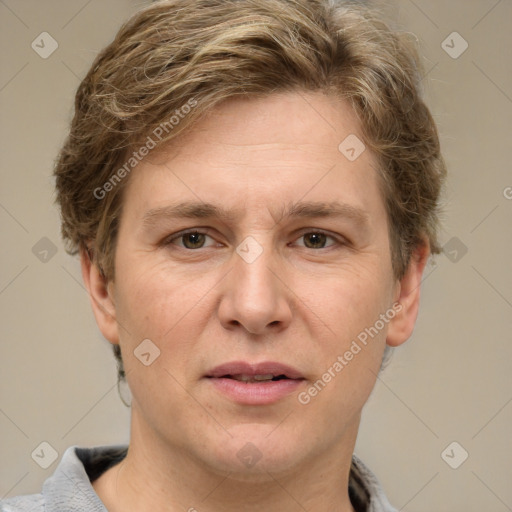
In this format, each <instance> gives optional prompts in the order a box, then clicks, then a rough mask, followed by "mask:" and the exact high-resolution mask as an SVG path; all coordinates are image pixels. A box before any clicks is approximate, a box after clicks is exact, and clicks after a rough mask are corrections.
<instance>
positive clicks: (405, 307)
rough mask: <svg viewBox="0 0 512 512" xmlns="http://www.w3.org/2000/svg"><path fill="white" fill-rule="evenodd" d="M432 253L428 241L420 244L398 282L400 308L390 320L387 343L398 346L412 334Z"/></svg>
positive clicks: (397, 299) (397, 300)
mask: <svg viewBox="0 0 512 512" xmlns="http://www.w3.org/2000/svg"><path fill="white" fill-rule="evenodd" d="M429 255H430V246H429V243H428V241H426V240H425V241H424V243H422V244H420V245H418V246H417V247H416V249H415V250H414V252H413V254H412V255H411V259H410V262H409V265H408V267H407V270H406V272H405V275H404V276H403V277H402V279H401V280H400V282H399V283H398V292H397V297H396V302H398V303H399V304H400V306H401V307H400V310H399V311H398V312H397V314H396V315H395V317H394V318H393V319H392V320H391V321H390V322H389V327H388V332H387V337H386V343H387V344H388V345H389V346H391V347H397V346H399V345H401V344H402V343H405V342H406V341H407V340H408V339H409V338H410V336H411V334H412V332H413V330H414V325H415V323H416V318H417V317H418V310H419V306H420V287H421V279H422V276H423V270H424V269H425V265H426V263H427V260H428V257H429Z"/></svg>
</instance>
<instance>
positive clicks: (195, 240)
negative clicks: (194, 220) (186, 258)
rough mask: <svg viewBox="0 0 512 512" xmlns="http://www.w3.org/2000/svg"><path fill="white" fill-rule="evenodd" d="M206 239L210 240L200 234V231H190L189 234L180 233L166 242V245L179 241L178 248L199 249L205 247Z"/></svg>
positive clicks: (203, 234)
mask: <svg viewBox="0 0 512 512" xmlns="http://www.w3.org/2000/svg"><path fill="white" fill-rule="evenodd" d="M207 238H210V239H211V240H213V238H211V237H210V236H208V235H207V234H206V233H201V232H200V231H191V232H189V233H182V234H181V235H178V236H176V237H174V238H172V239H170V240H169V241H168V243H170V244H173V243H174V242H175V241H176V240H179V241H181V243H180V244H175V245H179V246H180V247H184V248H185V249H201V248H203V247H205V245H204V244H205V240H206V239H207Z"/></svg>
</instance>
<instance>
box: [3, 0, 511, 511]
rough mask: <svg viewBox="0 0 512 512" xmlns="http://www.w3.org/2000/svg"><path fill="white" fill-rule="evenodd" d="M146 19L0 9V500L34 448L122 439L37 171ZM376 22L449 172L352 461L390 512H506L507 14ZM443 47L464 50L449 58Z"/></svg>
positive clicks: (458, 0) (471, 4) (93, 330)
mask: <svg viewBox="0 0 512 512" xmlns="http://www.w3.org/2000/svg"><path fill="white" fill-rule="evenodd" d="M144 4H145V3H144V2H136V1H131V0H110V1H108V2H100V1H99V0H93V1H89V2H86V1H84V0H80V1H78V0H73V1H66V2H64V1H57V0H46V1H41V0H20V1H17V2H16V1H13V0H10V1H8V0H5V1H3V2H0V20H1V21H0V23H1V31H0V34H1V35H0V37H1V39H2V49H3V51H2V56H1V61H2V63H1V69H2V73H1V79H0V102H1V107H0V108H1V126H0V129H1V133H0V138H1V141H2V151H1V153H0V159H1V160H0V161H1V188H0V224H1V230H2V231H1V232H2V243H1V249H0V251H1V277H0V308H1V311H2V320H1V324H0V327H1V333H2V334H1V335H2V342H1V345H0V365H1V372H0V386H1V388H0V432H1V436H0V461H1V463H0V498H1V497H7V496H14V495H18V494H25V493H33V492H39V490H40V488H41V485H42V482H43V481H44V480H45V479H46V478H47V477H48V476H49V475H51V474H52V473H53V471H54V470H55V467H56V465H57V462H55V463H54V464H52V465H51V466H50V467H49V468H48V469H46V470H44V469H42V468H40V467H39V466H38V465H36V463H35V462H34V461H33V460H32V458H31V453H32V452H33V450H34V449H35V448H36V447H37V446H39V444H40V443H41V442H43V441H46V442H48V443H50V444H51V445H52V446H53V447H54V448H55V449H56V450H57V451H58V453H59V458H60V456H61V455H62V453H63V451H64V450H65V449H66V448H67V447H68V446H71V445H80V446H95V445H102V444H117V443H125V442H127V441H128V436H129V409H127V408H126V407H125V406H124V405H123V404H122V402H121V400H120V399H119V397H118V394H117V387H116V370H115V362H114V359H113V357H112V355H111V348H110V345H109V344H108V343H107V342H106V341H105V340H103V339H102V337H101V335H100V333H99V331H98V329H97V327H96V324H95V321H94V318H93V315H92V312H91V309H90V305H89V299H88V296H87V293H86V291H85V289H84V287H83V285H82V282H81V275H80V268H79V263H78V259H77V258H74V257H70V256H68V255H66V253H65V252H64V249H63V246H62V243H61V240H60V231H59V230H60V226H59V214H58V211H57V209H56V207H55V206H54V204H53V201H54V197H55V196H54V191H53V185H54V181H53V178H52V176H51V173H52V165H53V160H54V158H55V156H56V154H57V151H58V149H59V147H60V145H61V144H62V142H63V140H64V136H65V134H66V129H67V126H68V123H69V121H70V118H71V114H72V104H73V96H74V92H75V90H76V87H77V86H78V84H79V81H80V79H81V78H82V77H83V76H84V74H85V72H86V71H87V69H88V68H89V66H90V64H91V63H92V60H93V58H94V56H95V55H96V54H97V52H98V50H99V49H101V48H102V47H103V46H104V45H105V44H107V43H108V42H109V41H110V40H111V39H112V38H113V36H114V34H115V32H116V30H117V29H118V27H119V26H120V24H121V23H122V21H124V20H125V19H126V18H127V17H129V15H130V14H131V13H133V12H134V11H135V10H137V9H138V8H139V7H140V6H142V5H144ZM385 9H386V11H387V12H388V14H389V16H390V17H391V19H392V20H394V21H395V22H397V23H398V24H399V26H401V27H402V28H403V29H404V30H406V31H410V32H412V33H414V34H415V35H416V36H417V37H418V40H419V48H420V51H421V54H422V56H423V59H424V63H425V69H426V71H427V74H426V76H425V77H424V80H423V82H424V84H425V93H426V98H427V102H428V104H429V106H430V107H431V110H432V113H433V115H434V118H435V119H436V121H437V123H438V127H439V131H440V135H441V142H442V149H443V152H444V155H445V158H446V161H447V164H448V169H449V180H448V184H447V189H446V194H445V200H444V202H445V214H444V219H443V222H444V230H443V232H442V234H441V240H442V242H443V244H448V245H447V246H446V252H445V254H441V255H439V256H438V257H437V258H436V260H435V264H430V265H429V267H428V268H427V271H426V273H425V278H424V281H423V284H422V301H421V311H420V315H419V318H418V322H417V326H416V329H415V332H414V334H413V336H412V338H411V339H410V340H409V341H408V342H407V343H406V344H405V345H403V346H402V347H400V348H398V349H397V350H396V351H395V353H394V356H393V359H392V361H391V363H390V365H389V367H388V368H387V369H386V370H385V371H384V372H383V373H382V374H381V375H380V378H379V380H378V381H377V385H376V388H375V390H374V392H373V394H372V396H371V397H370V400H369V402H368V404H367V406H366V408H365V410H364V413H363V420H362V426H361V429H360V434H359V437H358V442H357V447H356V453H357V454H358V455H359V456H360V457H361V458H362V459H363V460H364V461H365V463H366V464H367V465H368V466H369V467H370V468H371V469H372V470H373V471H374V472H375V473H376V474H377V476H378V478H379V479H380V481H381V483H382V485H383V487H384V489H385V491H386V493H387V495H388V497H389V499H390V501H391V502H392V503H393V504H394V505H395V506H396V507H397V508H399V509H400V510H403V511H406V512H427V511H428V512H430V511H432V510H436V511H438V512H441V511H453V512H481V511H483V510H485V511H486V512H502V511H503V512H504V511H506V510H512V487H511V486H510V477H511V475H512V468H511V465H512V464H511V461H512V442H511V431H512V428H511V426H512V404H511V401H512V377H511V375H512V372H511V361H512V343H511V342H512V272H511V261H512V258H511V254H512V230H511V226H512V188H511V187H512V172H511V164H510V158H509V151H510V138H511V134H512V73H511V57H510V51H511V49H512V36H511V33H512V32H511V30H510V23H511V21H512V3H511V2H510V1H508V0H502V1H497V0H478V1H477V0H452V1H450V2H444V1H441V0H435V1H432V0H415V1H412V0H394V1H388V2H387V4H386V6H385ZM454 31H456V32H458V33H459V34H460V35H461V36H462V37H463V38H464V40H466V41H467V43H468V48H467V50H466V51H465V52H464V53H462V54H461V55H460V56H458V57H457V58H453V55H454V54H455V53H456V52H457V51H458V50H460V48H462V47H461V46H460V45H461V44H462V40H461V39H458V38H457V37H458V36H453V35H451V36H450V34H452V33H453V32H454ZM41 32H48V33H49V34H50V35H51V36H52V37H53V38H54V39H55V40H56V41H57V43H58V48H57V50H56V51H55V52H54V53H53V54H52V55H50V56H49V57H48V58H47V59H43V58H41V57H40V56H39V55H38V54H37V53H36V52H35V51H34V50H33V49H32V47H31V43H32V41H33V40H35V39H36V38H37V36H39V34H40V33H41ZM448 36H450V37H448ZM447 38H448V39H447ZM454 38H455V39H454ZM445 40H446V41H447V42H446V43H444V45H445V46H446V45H448V46H449V47H453V48H451V49H449V51H450V52H451V53H452V56H450V55H449V53H447V52H446V51H445V49H443V46H442V44H443V41H445ZM452 41H453V42H452ZM44 237H46V238H47V239H48V240H49V241H50V243H49V242H48V240H43V241H41V239H43V238H44ZM36 244H39V245H36ZM34 246H35V249H34ZM464 248H466V249H467V253H465V254H464V252H465V249H464ZM41 250H49V251H50V252H49V253H48V261H46V262H45V261H41V260H40V259H39V258H38V257H37V254H39V256H40V257H41ZM52 250H54V251H55V250H56V253H55V254H54V255H52ZM34 253H36V254H34ZM453 441H456V442H458V443H459V444H460V446H461V447H463V449H464V450H466V451H467V452H468V454H469V455H468V459H467V460H466V461H465V462H464V463H463V464H462V465H460V467H458V468H457V469H452V468H451V467H449V465H448V464H447V463H446V462H445V461H444V460H443V458H442V457H441V454H442V452H443V451H444V450H445V448H446V447H447V446H448V445H449V444H450V443H452V442H453ZM457 450H458V451H457ZM460 450H461V449H460V448H456V450H455V452H451V451H450V450H449V451H448V453H449V454H451V453H453V454H454V455H453V457H455V458H456V457H459V456H460V453H461V452H460Z"/></svg>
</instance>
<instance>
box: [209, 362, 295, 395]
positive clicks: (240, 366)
mask: <svg viewBox="0 0 512 512" xmlns="http://www.w3.org/2000/svg"><path fill="white" fill-rule="evenodd" d="M270 373H271V374H273V375H276V376H277V375H285V376H286V377H288V378H287V379H282V380H278V381H268V382H242V381H238V380H235V379H231V378H228V377H227V376H228V375H240V374H243V375H249V376H254V375H267V374H270ZM205 378H206V379H207V380H208V382H210V383H211V384H212V386H213V387H214V388H215V390H216V391H218V392H219V393H221V394H223V395H224V396H226V397H227V398H229V399H230V400H232V401H234V402H237V403H239V404H243V405H269V404H272V403H275V402H277V401H279V400H281V399H283V398H285V397H286V396H287V395H289V394H291V393H293V392H294V391H296V390H297V388H298V387H299V386H301V385H302V383H303V382H304V380H305V379H304V377H303V376H302V374H301V373H300V371H299V370H297V369H296V368H293V367H291V366H288V365H285V364H282V363H277V362H273V361H264V362H261V363H248V362H245V361H233V362H230V363H225V364H221V365H220V366H216V367H215V368H214V369H213V370H211V371H210V372H209V373H208V374H207V375H205Z"/></svg>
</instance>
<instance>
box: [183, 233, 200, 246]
mask: <svg viewBox="0 0 512 512" xmlns="http://www.w3.org/2000/svg"><path fill="white" fill-rule="evenodd" d="M204 236H205V235H204V234H203V233H186V234H185V235H183V245H184V246H185V247H186V248H187V249H197V248H198V247H201V246H202V245H203V244H204ZM188 242H190V243H188Z"/></svg>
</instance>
